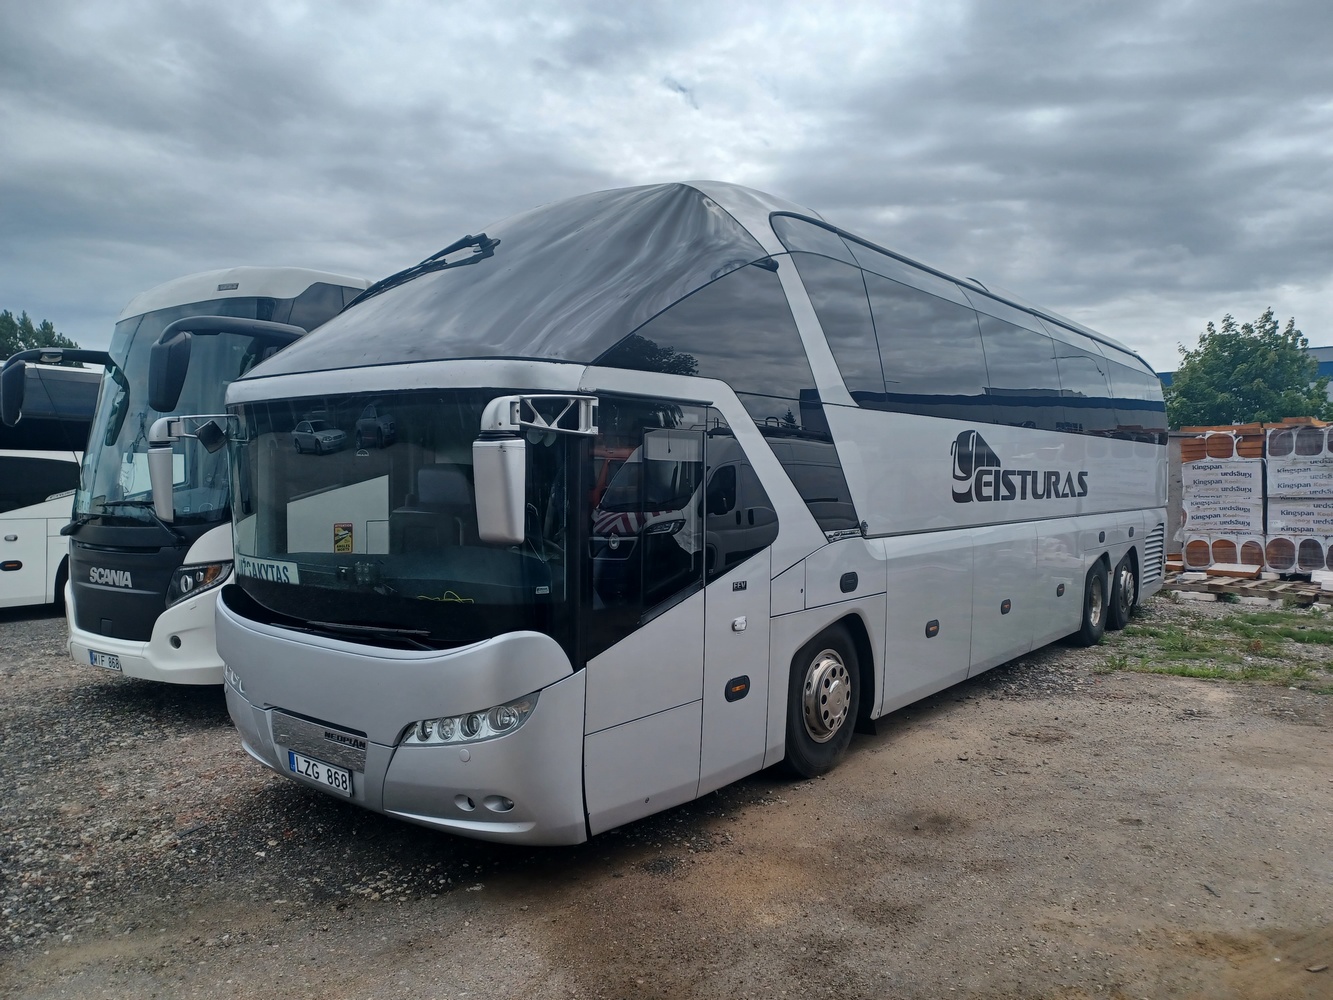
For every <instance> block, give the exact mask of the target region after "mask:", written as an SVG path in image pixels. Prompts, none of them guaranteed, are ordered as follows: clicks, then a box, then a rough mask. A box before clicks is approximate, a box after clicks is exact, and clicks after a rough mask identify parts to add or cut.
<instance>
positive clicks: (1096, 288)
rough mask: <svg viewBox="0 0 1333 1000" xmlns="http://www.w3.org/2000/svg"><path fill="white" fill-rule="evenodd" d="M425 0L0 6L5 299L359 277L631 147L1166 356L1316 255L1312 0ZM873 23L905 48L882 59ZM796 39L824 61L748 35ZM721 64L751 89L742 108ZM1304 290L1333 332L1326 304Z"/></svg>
mask: <svg viewBox="0 0 1333 1000" xmlns="http://www.w3.org/2000/svg"><path fill="white" fill-rule="evenodd" d="M914 9H915V8H914ZM928 9H933V8H930V7H926V6H923V7H921V8H920V10H928ZM442 10H443V8H437V7H435V6H434V5H429V4H424V5H410V4H408V5H401V6H397V7H394V8H392V9H391V10H389V9H386V10H385V11H380V10H377V9H367V8H364V7H363V6H361V5H356V4H342V5H340V6H334V7H329V6H320V7H317V8H311V10H310V11H309V12H308V13H307V14H306V16H305V17H304V19H303V20H302V19H297V20H296V21H289V20H288V18H290V17H293V16H295V15H292V14H291V13H290V12H289V11H288V10H287V9H286V8H280V7H276V6H275V7H271V8H270V7H266V6H265V5H263V4H259V3H256V4H247V5H244V9H241V8H238V7H235V6H227V5H215V4H203V3H184V4H174V3H153V2H141V3H138V4H117V5H87V4H76V3H60V2H58V0H50V2H48V3H45V4H43V5H41V6H40V7H38V6H35V5H19V4H5V5H0V125H3V126H4V127H5V129H6V139H7V145H6V146H5V147H0V225H2V226H3V227H4V231H5V232H6V234H7V235H9V236H10V238H9V239H8V240H6V241H5V243H4V244H0V308H14V309H27V310H28V311H29V312H30V313H33V314H34V315H37V316H39V317H41V316H44V317H48V318H50V319H52V320H53V321H54V322H56V324H57V326H58V327H60V328H61V329H64V330H65V331H66V332H70V333H71V334H72V335H74V336H76V337H78V338H79V339H80V340H82V341H84V342H85V343H90V344H95V343H97V342H103V343H104V342H105V339H106V336H107V334H108V333H109V328H110V317H111V316H113V315H114V310H115V309H116V308H118V307H119V305H120V304H121V303H123V302H124V301H125V300H127V299H128V298H129V297H130V296H131V295H133V294H134V293H135V292H137V291H141V290H143V289H145V288H147V287H150V286H151V285H153V284H155V283H157V282H159V281H162V280H166V279H169V278H172V277H176V276H178V275H180V274H183V273H187V272H189V271H192V270H200V269H204V268H209V267H219V266H226V265H229V264H236V263H296V264H305V265H308V266H318V267H328V268H333V269H338V270H344V271H350V272H353V273H363V274H365V275H366V276H367V277H376V276H379V275H382V274H384V273H387V272H388V271H390V270H394V269H396V268H399V267H402V266H404V265H406V264H409V263H413V262H415V261H416V260H417V259H420V258H421V257H422V256H424V255H426V254H428V253H430V252H432V251H433V250H435V249H437V248H438V247H439V246H440V245H442V244H443V243H445V242H448V241H450V240H452V239H453V238H455V237H456V236H457V235H461V234H462V233H463V232H466V231H476V230H477V229H479V228H481V227H482V226H484V225H486V224H487V222H489V221H491V220H494V219H498V218H501V217H504V216H507V215H510V214H512V213H514V212H516V211H521V210H523V209H526V208H529V207H531V206H533V205H536V204H540V203H543V202H547V201H551V200H553V199H556V198H560V197H564V196H567V195H571V194H576V193H580V192H582V191H587V190H593V189H596V188H601V187H608V186H617V185H621V184H630V183H639V182H644V181H649V180H659V179H666V178H663V177H659V176H644V175H643V171H644V170H645V169H652V167H651V164H653V163H657V162H670V163H673V164H679V166H678V167H677V168H676V169H680V170H681V171H682V173H683V174H684V175H686V176H691V175H692V176H706V175H708V174H710V173H715V172H716V168H714V167H710V166H708V165H710V164H717V163H722V164H730V165H734V168H735V169H736V170H737V171H739V172H741V173H742V174H743V175H742V176H723V177H721V178H720V179H723V180H741V181H745V180H746V177H747V176H748V177H750V178H752V179H756V178H757V179H758V181H759V183H758V186H761V187H766V188H769V189H771V190H772V191H773V192H774V193H776V194H779V195H783V196H786V197H789V198H791V199H793V200H795V201H798V202H802V203H804V204H807V205H809V206H810V207H811V208H813V209H815V210H818V211H819V212H821V213H822V214H823V215H824V216H825V217H826V218H828V219H830V220H831V221H834V222H838V223H840V224H843V225H846V226H847V227H848V228H851V229H853V230H856V231H859V232H862V233H864V234H865V235H866V236H868V237H870V238H872V239H875V240H876V241H878V242H881V243H884V244H885V245H887V246H890V247H892V248H894V249H896V250H900V251H902V252H905V253H908V254H911V255H914V256H917V257H919V258H921V259H923V260H926V261H928V262H930V263H934V264H936V265H938V266H941V267H944V268H946V269H948V270H951V271H955V272H956V273H960V274H967V275H973V276H975V277H978V278H980V279H982V280H983V281H987V282H988V283H994V284H999V285H1003V286H1007V287H1011V288H1013V289H1015V290H1016V291H1018V292H1019V293H1020V294H1023V295H1024V296H1025V297H1026V298H1030V299H1032V300H1034V301H1037V302H1041V303H1042V304H1044V305H1048V306H1050V307H1052V308H1056V309H1059V310H1061V311H1065V312H1069V313H1071V314H1074V315H1077V316H1078V317H1079V318H1080V319H1083V320H1085V321H1086V322H1089V323H1090V325H1093V326H1098V325H1099V323H1098V319H1097V317H1098V315H1099V314H1100V315H1107V316H1115V317H1117V322H1118V323H1122V324H1134V323H1137V324H1138V326H1139V327H1141V328H1143V329H1144V330H1145V331H1146V332H1145V333H1144V334H1143V340H1142V342H1141V343H1137V344H1135V346H1139V347H1141V348H1143V349H1145V350H1150V353H1151V357H1152V358H1153V360H1155V361H1157V362H1158V363H1159V364H1166V365H1168V366H1169V365H1170V364H1171V363H1173V361H1174V352H1173V351H1172V350H1171V345H1172V344H1174V342H1175V340H1177V339H1186V340H1187V341H1188V340H1192V337H1193V335H1194V334H1196V333H1197V332H1198V329H1197V328H1198V325H1199V324H1198V322H1197V320H1198V318H1199V317H1204V316H1210V315H1211V316H1214V317H1217V316H1220V314H1221V313H1222V312H1223V311H1227V310H1230V311H1233V312H1236V313H1237V314H1238V315H1250V314H1253V315H1257V314H1258V313H1259V312H1260V311H1261V310H1262V309H1263V308H1264V307H1265V306H1267V305H1269V304H1276V305H1277V307H1278V311H1279V312H1283V311H1284V309H1283V306H1282V300H1281V296H1282V294H1283V293H1282V291H1281V290H1282V289H1283V288H1284V287H1287V288H1291V287H1295V288H1298V289H1306V290H1310V289H1316V288H1318V287H1320V286H1321V285H1324V284H1328V283H1329V282H1330V281H1333V240H1329V239H1328V236H1327V233H1328V231H1329V228H1330V216H1331V215H1333V204H1331V203H1333V183H1331V182H1333V61H1331V60H1329V59H1328V57H1327V54H1326V53H1327V51H1328V49H1329V41H1330V30H1329V27H1327V26H1326V22H1329V20H1330V19H1329V18H1328V17H1327V16H1326V13H1325V7H1324V5H1323V4H1322V3H1319V2H1314V0H1309V2H1298V0H1290V2H1276V3H1266V4H1263V5H1257V4H1248V3H1239V2H1230V3H1227V2H1217V3H1202V2H1197V0H1189V2H1184V0H1163V2H1160V3H1158V2H1148V0H1137V2H1131V3H1122V4H1103V3H1068V4H1060V5H1046V4H1043V5H1019V4H1010V3H1006V4H999V3H991V2H975V3H971V4H967V5H964V6H961V7H958V8H957V10H956V11H953V10H952V9H950V10H951V13H950V15H949V17H948V18H947V19H945V20H943V21H933V22H932V21H929V20H917V21H912V23H911V25H908V24H907V22H908V20H910V19H909V18H906V17H905V16H899V14H898V12H897V11H896V10H894V11H881V9H880V8H878V7H876V6H875V5H867V6H866V7H863V8H859V9H858V11H857V13H858V14H859V15H860V20H858V21H857V22H856V25H857V30H856V31H855V32H854V33H851V34H839V33H838V32H840V31H842V30H843V27H842V26H841V25H840V24H839V23H838V22H835V21H832V20H828V19H826V20H825V21H823V22H819V23H818V25H817V26H814V22H809V21H806V22H800V23H806V24H808V25H812V26H811V27H810V30H814V31H817V32H824V34H823V35H821V36H820V37H818V38H814V37H812V38H809V39H802V38H799V37H796V36H795V35H794V33H793V32H794V29H793V27H792V25H793V24H794V23H797V22H796V21H793V20H792V18H798V19H799V15H800V12H801V8H800V7H798V6H796V5H792V6H784V5H782V4H753V5H739V6H734V7H729V8H727V9H726V10H718V9H716V8H715V7H710V6H708V5H705V4H703V3H696V4H668V3H644V4H632V5H621V6H620V7H618V8H614V9H612V8H608V7H606V6H605V5H604V4H601V3H594V2H592V0H587V2H579V3H570V4H566V5H562V6H561V7H560V8H559V9H555V8H551V7H550V6H549V5H545V4H539V3H535V2H534V3H530V4H526V5H525V4H522V3H516V4H513V5H507V6H506V7H505V8H504V10H503V11H499V12H491V11H489V10H476V9H473V8H458V9H455V8H449V10H448V11H447V12H446V13H447V14H448V16H447V17H446V16H444V14H442V13H441V11H442ZM876 17H879V18H880V19H879V21H878V23H877V22H876V21H875V18H876ZM784 19H785V20H784ZM418 22H419V23H418ZM779 25H781V28H780V29H779V27H778V26H779ZM908 31H910V32H913V33H912V34H910V35H909V36H904V34H903V33H904V32H908ZM904 38H906V39H907V40H906V42H905V43H904V42H903V39H904ZM881 40H882V43H883V46H884V47H886V51H887V49H888V47H889V43H890V42H893V43H894V44H895V45H898V48H894V49H893V51H894V52H897V53H900V54H899V55H896V56H894V57H893V58H888V57H884V58H875V54H876V52H877V50H878V47H880V45H881ZM857 45H860V46H862V51H861V52H860V53H857V52H855V51H853V50H854V49H855V46H857ZM704 52H707V53H708V55H707V57H705V56H702V55H701V54H700V53H704ZM804 52H813V53H819V54H821V57H822V58H824V59H825V60H826V63H825V64H824V65H815V66H814V67H813V69H809V70H803V71H802V72H803V73H804V75H800V74H798V72H797V70H796V69H793V70H792V72H788V73H784V72H783V61H782V58H781V57H780V56H774V54H775V53H788V54H790V56H791V65H792V66H793V67H800V66H803V65H804V64H803V63H801V61H800V54H801V53H804ZM700 60H703V61H700ZM686 81H688V82H686ZM636 88H637V89H636ZM747 88H748V89H747ZM701 90H702V92H705V93H707V94H708V101H707V102H703V104H702V106H701V105H700V103H699V102H698V101H697V99H696V94H698V93H699V92H701ZM654 91H655V92H656V93H658V94H663V95H665V94H670V93H674V94H678V95H679V96H680V98H681V99H682V100H681V101H679V102H675V103H677V104H678V105H679V106H680V107H681V109H682V111H681V112H680V113H682V114H684V115H685V116H686V117H684V118H682V119H681V120H680V121H679V122H676V123H674V129H675V130H674V131H672V130H670V129H669V128H668V127H667V125H668V123H666V122H663V123H661V128H658V124H659V123H658V121H657V120H656V119H655V118H653V117H652V116H651V115H650V114H649V113H648V112H646V111H645V112H642V113H640V114H638V115H636V114H635V113H634V112H635V110H636V109H632V108H631V109H629V110H628V111H626V110H625V109H624V108H623V107H621V106H619V105H616V104H615V103H614V102H615V101H616V100H621V99H624V95H628V94H639V95H651V94H652V93H653V92H654ZM747 93H749V94H761V95H762V98H761V99H762V100H765V101H769V102H771V103H770V104H768V105H765V106H764V107H765V108H766V109H767V110H768V111H771V112H772V114H773V115H774V118H773V120H772V121H769V120H767V119H763V120H754V119H753V118H750V117H744V118H737V117H735V116H737V115H743V114H749V115H753V114H754V113H755V111H754V107H755V106H751V105H748V104H746V103H745V102H746V100H747V99H748V98H746V97H745V96H744V95H746V94H747ZM645 99H649V100H651V96H649V97H647V98H645ZM670 103H672V102H668V104H664V105H661V106H659V107H658V109H657V112H656V114H665V115H670V114H676V113H677V112H674V111H671V110H670V107H669V104H670ZM690 105H692V107H691V106H690ZM742 109H744V110H742ZM602 111H606V115H605V116H603V115H602V113H601V112H602ZM617 114H618V115H619V117H616V115H617ZM728 116H732V117H728ZM645 117H646V118H647V119H648V121H649V124H648V125H647V126H646V127H642V128H640V122H639V121H634V120H630V119H635V118H638V119H643V118H645ZM636 128H637V129H639V131H636ZM745 133H750V134H751V135H752V139H751V140H750V144H749V145H748V146H746V145H744V142H745V141H746V139H745V138H744V134H745ZM644 164H648V165H649V166H648V167H646V168H645V167H644V166H643V165H644ZM696 164H699V165H702V166H701V167H700V166H696ZM1302 294H1304V295H1305V296H1306V297H1305V298H1304V299H1302V301H1305V302H1311V301H1317V299H1312V298H1311V295H1312V294H1313V293H1312V292H1308V291H1307V292H1303V293H1302ZM1131 302H1132V303H1135V304H1134V305H1133V306H1131V305H1128V303H1131ZM1154 305H1155V307H1156V310H1157V312H1154V311H1153V310H1154ZM1311 319H1312V317H1308V316H1300V315H1298V316H1297V320H1298V323H1300V324H1301V325H1302V326H1303V327H1304V328H1305V329H1306V332H1307V333H1308V334H1310V335H1311V337H1312V338H1313V339H1314V340H1315V341H1316V342H1328V341H1333V330H1328V329H1327V328H1324V329H1321V328H1320V325H1319V324H1320V323H1326V324H1328V325H1329V326H1333V307H1329V311H1328V312H1327V313H1326V314H1324V315H1323V316H1322V318H1320V319H1318V320H1316V322H1314V323H1312V322H1311ZM1108 332H1113V333H1114V332H1116V331H1108ZM1121 335H1122V336H1124V334H1121Z"/></svg>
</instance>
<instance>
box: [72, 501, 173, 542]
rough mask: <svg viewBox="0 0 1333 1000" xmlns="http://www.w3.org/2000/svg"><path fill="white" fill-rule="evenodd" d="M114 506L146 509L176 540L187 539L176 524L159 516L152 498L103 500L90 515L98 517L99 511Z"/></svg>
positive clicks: (102, 511)
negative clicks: (98, 508) (98, 507)
mask: <svg viewBox="0 0 1333 1000" xmlns="http://www.w3.org/2000/svg"><path fill="white" fill-rule="evenodd" d="M113 507H131V508H134V509H135V510H146V511H148V516H149V517H151V518H152V519H153V521H154V522H156V523H157V524H158V525H159V526H160V527H163V528H166V529H167V531H170V532H171V534H172V537H174V538H175V539H176V541H178V542H183V541H185V536H184V535H182V534H181V533H180V532H179V531H177V530H176V528H175V526H173V525H170V524H168V523H167V522H166V521H164V520H162V518H160V517H158V516H157V508H156V507H155V506H154V505H153V501H151V500H103V501H102V503H101V508H100V510H94V511H89V516H90V517H96V516H97V515H98V514H99V513H105V512H106V511H108V510H110V509H111V508H113Z"/></svg>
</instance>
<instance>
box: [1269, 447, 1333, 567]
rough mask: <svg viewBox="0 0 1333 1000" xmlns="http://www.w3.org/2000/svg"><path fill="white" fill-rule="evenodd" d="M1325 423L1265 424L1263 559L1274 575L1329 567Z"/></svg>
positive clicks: (1331, 544) (1332, 496)
mask: <svg viewBox="0 0 1333 1000" xmlns="http://www.w3.org/2000/svg"><path fill="white" fill-rule="evenodd" d="M1329 430H1330V428H1327V427H1318V426H1303V427H1291V426H1288V427H1274V426H1271V425H1270V426H1269V428H1268V431H1267V441H1266V445H1265V451H1266V452H1267V456H1268V462H1267V464H1268V472H1267V511H1268V520H1267V528H1268V534H1267V538H1266V544H1265V547H1264V553H1265V563H1266V565H1267V566H1268V568H1269V569H1270V570H1272V571H1273V572H1275V573H1311V572H1314V571H1315V570H1324V569H1333V538H1331V537H1330V536H1333V451H1331V450H1330V441H1329Z"/></svg>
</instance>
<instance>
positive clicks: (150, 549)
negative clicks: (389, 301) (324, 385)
mask: <svg viewBox="0 0 1333 1000" xmlns="http://www.w3.org/2000/svg"><path fill="white" fill-rule="evenodd" d="M368 284H369V282H367V281H365V280H364V279H360V278H351V277H346V276H344V275H339V274H329V273H325V272H322V271H312V270H307V269H305V268H293V267H236V268H229V269H224V270H219V271H207V272H204V273H201V274H193V275H189V276H187V277H183V278H178V279H176V280H174V281H170V282H167V283H166V284H163V285H159V286H158V287H156V288H153V289H151V290H150V291H147V292H144V293H143V294H141V295H138V296H136V297H135V298H134V299H133V300H132V301H131V302H130V303H129V305H128V306H126V308H125V310H124V312H122V313H121V315H120V318H119V319H118V320H117V321H116V326H115V330H114V332H113V333H112V336H111V349H110V358H109V361H110V363H109V364H108V366H107V368H106V371H105V373H104V375H103V377H102V382H101V390H100V393H99V395H98V403H97V412H96V416H95V418H94V420H93V424H92V432H91V438H90V440H89V442H88V447H87V451H86V453H85V454H84V458H83V466H82V469H81V471H80V478H79V483H78V489H77V493H76V494H75V499H74V517H73V520H72V521H71V522H70V525H69V527H68V529H67V533H68V535H69V582H68V584H67V591H66V613H67V616H68V619H69V631H70V640H69V649H70V653H71V655H72V656H73V658H74V659H75V661H76V662H79V663H83V664H87V665H90V666H93V667H98V668H102V669H109V670H113V671H116V672H118V673H120V674H122V675H124V676H126V677H138V678H144V679H148V680H156V681H168V682H172V683H178V684H220V683H221V682H222V661H221V660H220V659H219V657H218V654H217V649H216V646H215V645H214V641H213V602H212V598H213V597H214V596H215V595H214V594H212V593H209V591H210V590H212V589H213V588H216V587H218V586H220V585H221V584H222V583H224V582H225V581H227V580H228V579H230V577H231V574H232V552H231V510H230V507H229V506H228V493H227V463H226V461H225V459H224V457H223V456H214V455H211V454H209V453H208V452H206V451H204V450H203V449H201V448H199V447H198V446H197V444H196V443H195V442H194V441H192V440H183V441H181V442H179V443H178V445H177V446H176V450H175V452H174V454H173V455H172V458H171V463H170V465H171V471H172V476H171V479H172V483H171V489H170V493H171V496H170V498H169V500H168V501H167V507H168V509H169V510H172V511H173V512H174V516H173V517H171V518H170V519H169V520H168V519H163V518H160V517H158V516H157V514H156V512H155V511H154V509H153V503H152V497H151V492H150V486H149V478H148V468H147V447H148V430H149V428H150V427H151V426H152V424H153V422H154V421H155V420H157V419H158V418H159V417H160V416H162V415H163V412H166V413H172V412H176V413H179V412H188V413H199V412H215V411H218V410H220V409H221V407H222V402H223V393H224V392H225V391H226V387H227V383H228V382H229V381H231V380H232V379H233V378H235V377H236V376H238V375H240V374H242V373H243V372H245V371H246V370H248V369H249V368H250V367H252V366H253V365H255V364H256V363H258V362H259V361H260V360H262V359H263V358H264V357H265V356H266V355H267V354H269V353H272V352H273V351H274V350H277V349H279V348H280V347H281V346H284V345H285V344H286V343H289V342H290V341H291V340H292V339H294V338H295V337H297V336H299V335H300V334H303V333H304V332H305V331H306V330H308V329H313V328H314V327H317V326H319V325H320V324H321V323H323V322H324V321H325V320H327V319H329V317H331V316H333V315H335V314H337V313H338V312H339V311H341V310H342V308H343V306H344V305H345V304H346V303H347V302H349V301H351V299H352V298H353V297H355V296H356V295H357V294H359V293H360V292H361V291H363V290H364V289H365V288H366V286H367V285H368ZM164 334H166V336H167V339H169V340H171V341H172V343H173V344H174V345H177V346H178V347H179V345H180V344H182V343H184V344H185V347H186V350H187V351H189V353H190V357H189V358H188V362H189V374H188V377H187V378H185V379H184V380H183V381H182V383H181V385H179V386H177V393H178V396H179V399H178V401H170V402H169V404H166V405H167V409H166V410H165V411H159V410H157V409H155V408H154V407H153V405H152V401H151V400H150V399H149V395H150V393H149V384H148V382H149V380H148V368H149V357H150V355H151V353H152V351H153V348H154V345H155V344H157V343H158V342H159V340H161V339H163V335H164ZM191 338H192V341H193V343H192V345H191V343H190V339H191ZM180 355H181V352H180V350H179V349H178V350H177V351H176V356H177V358H178V359H179V358H180Z"/></svg>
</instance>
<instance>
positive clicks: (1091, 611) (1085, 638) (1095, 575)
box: [1070, 562, 1109, 646]
mask: <svg viewBox="0 0 1333 1000" xmlns="http://www.w3.org/2000/svg"><path fill="white" fill-rule="evenodd" d="M1106 591H1107V579H1106V565H1105V564H1104V563H1102V562H1098V563H1097V564H1096V565H1095V566H1093V567H1092V569H1090V570H1088V579H1087V580H1086V581H1085V582H1084V584H1083V624H1082V625H1081V626H1080V627H1079V630H1078V631H1077V632H1075V633H1074V634H1073V635H1072V636H1070V639H1071V640H1073V642H1074V645H1076V646H1095V645H1097V643H1099V642H1101V641H1102V636H1104V635H1105V634H1106V619H1107V608H1108V604H1109V602H1108V601H1107V599H1106Z"/></svg>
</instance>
